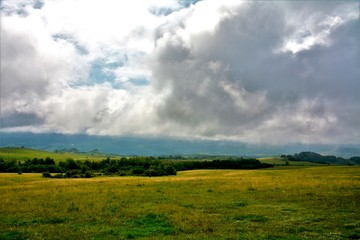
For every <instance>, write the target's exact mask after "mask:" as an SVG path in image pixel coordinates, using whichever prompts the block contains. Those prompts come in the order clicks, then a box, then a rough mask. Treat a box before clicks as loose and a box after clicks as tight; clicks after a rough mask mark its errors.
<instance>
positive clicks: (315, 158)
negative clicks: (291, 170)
mask: <svg viewBox="0 0 360 240" xmlns="http://www.w3.org/2000/svg"><path fill="white" fill-rule="evenodd" d="M281 158H282V159H284V160H286V161H295V162H313V163H326V164H341V165H343V164H350V165H354V164H356V165H358V164H360V157H358V156H354V157H350V158H349V159H345V158H342V157H336V156H332V155H330V156H323V155H321V154H318V153H315V152H300V153H296V154H294V155H281Z"/></svg>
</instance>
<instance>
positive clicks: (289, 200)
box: [0, 166, 360, 240]
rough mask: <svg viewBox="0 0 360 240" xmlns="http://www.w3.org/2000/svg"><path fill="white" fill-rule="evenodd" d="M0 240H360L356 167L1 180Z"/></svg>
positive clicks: (1, 177)
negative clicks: (152, 175) (162, 175)
mask: <svg viewBox="0 0 360 240" xmlns="http://www.w3.org/2000/svg"><path fill="white" fill-rule="evenodd" d="M0 196H1V202H0V239H326V240H328V239H360V208H359V204H360V167H358V166H292V167H290V168H289V167H288V166H287V167H275V168H270V169H261V170H191V171H180V172H178V174H177V175H176V176H165V177H152V178H149V177H118V176H117V177H97V178H91V179H48V178H42V177H41V174H31V173H29V174H25V173H24V174H21V175H18V174H16V173H2V174H0Z"/></svg>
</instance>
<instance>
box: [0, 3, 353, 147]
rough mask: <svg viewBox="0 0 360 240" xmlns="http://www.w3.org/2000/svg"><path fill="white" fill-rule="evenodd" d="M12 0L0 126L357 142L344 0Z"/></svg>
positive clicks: (5, 18) (4, 40) (348, 10)
mask: <svg viewBox="0 0 360 240" xmlns="http://www.w3.org/2000/svg"><path fill="white" fill-rule="evenodd" d="M16 3H17V4H15V3H13V2H12V1H10V0H9V1H4V2H3V4H2V8H1V18H2V21H1V118H2V122H3V123H6V124H2V126H1V127H2V131H34V132H59V133H86V134H94V135H144V136H149V135H150V136H166V137H181V138H199V139H215V140H218V139H225V140H237V141H242V142H250V143H269V144H284V143H289V142H291V143H352V144H358V143H359V139H360V130H359V125H360V104H359V102H360V99H359V95H360V94H359V92H360V90H359V82H360V68H359V63H360V53H359V43H360V39H359V38H360V37H359V36H360V34H359V29H360V28H359V27H360V26H359V4H358V2H356V1H354V2H351V1H350V2H332V3H325V2H318V1H314V2H312V1H306V2H287V1H279V2H276V1H275V2H274V1H271V2H267V1H230V0H229V1H213V0H206V1H194V2H193V3H192V4H181V3H182V2H181V1H179V2H178V1H170V0H166V1H131V3H130V2H126V3H121V4H120V3H119V2H118V1H111V0H107V1H104V4H103V5H97V3H96V1H60V2H59V1H50V0H49V1H44V2H43V3H42V4H38V3H36V4H35V3H31V2H30V3H29V1H24V3H23V4H20V1H16ZM94 19H96V20H94ZM10 122H13V123H14V124H10Z"/></svg>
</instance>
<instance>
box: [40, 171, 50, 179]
mask: <svg viewBox="0 0 360 240" xmlns="http://www.w3.org/2000/svg"><path fill="white" fill-rule="evenodd" d="M42 176H43V177H44V178H51V174H50V173H49V172H43V173H42Z"/></svg>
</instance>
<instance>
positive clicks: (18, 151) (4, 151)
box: [0, 147, 110, 162]
mask: <svg viewBox="0 0 360 240" xmlns="http://www.w3.org/2000/svg"><path fill="white" fill-rule="evenodd" d="M47 157H49V158H52V159H54V160H55V162H59V161H65V160H66V159H74V160H101V159H104V158H107V157H110V155H106V154H100V153H93V152H89V153H80V152H71V151H66V150H64V149H63V150H60V151H56V152H50V151H44V150H38V149H31V148H24V147H4V148H0V159H3V160H16V161H25V160H28V159H33V158H42V159H45V158H47Z"/></svg>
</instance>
